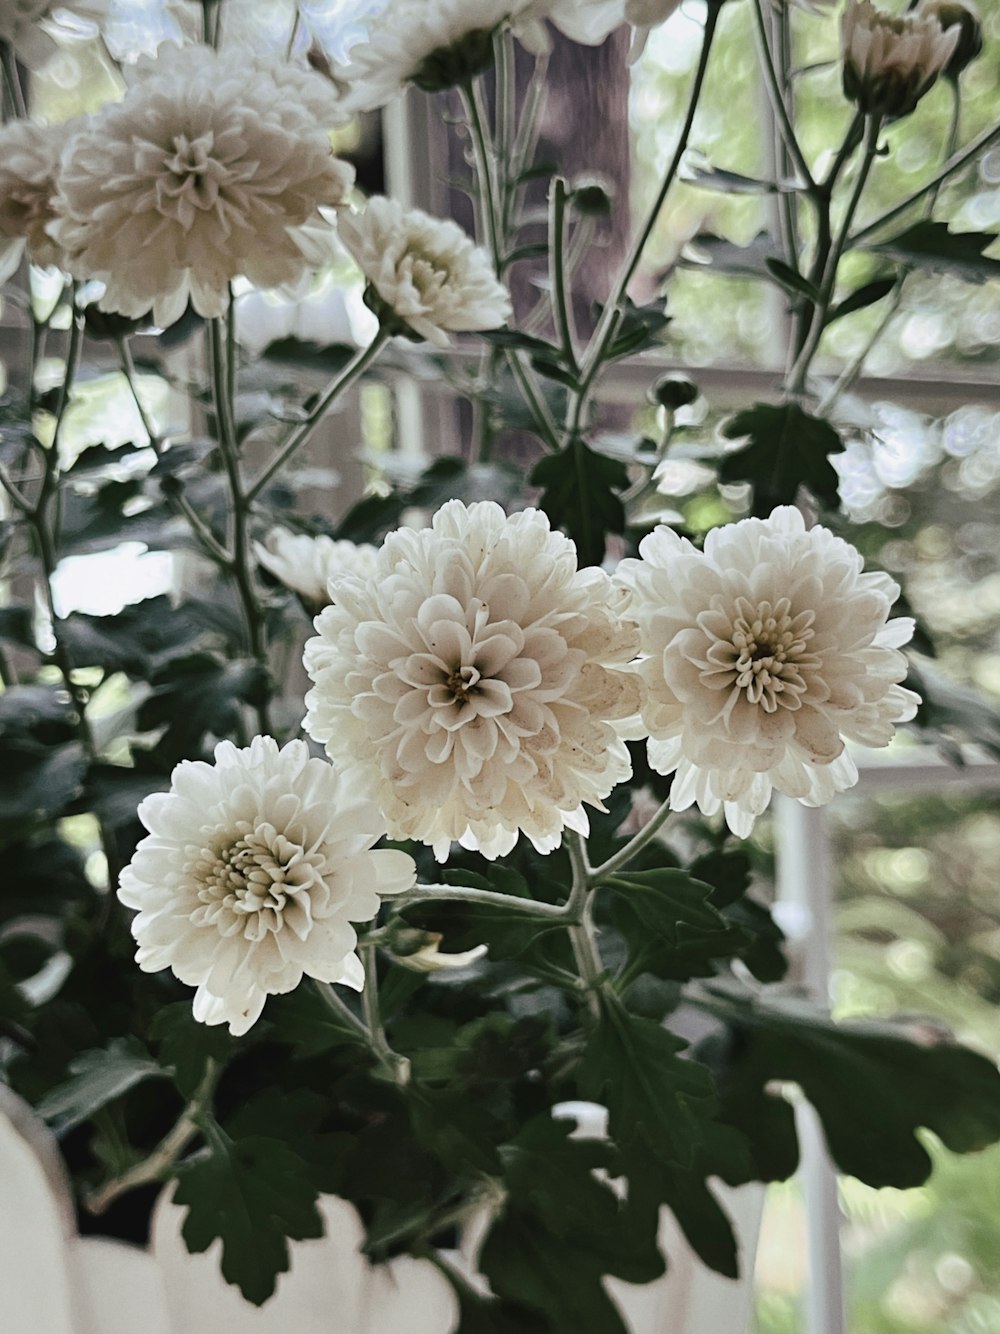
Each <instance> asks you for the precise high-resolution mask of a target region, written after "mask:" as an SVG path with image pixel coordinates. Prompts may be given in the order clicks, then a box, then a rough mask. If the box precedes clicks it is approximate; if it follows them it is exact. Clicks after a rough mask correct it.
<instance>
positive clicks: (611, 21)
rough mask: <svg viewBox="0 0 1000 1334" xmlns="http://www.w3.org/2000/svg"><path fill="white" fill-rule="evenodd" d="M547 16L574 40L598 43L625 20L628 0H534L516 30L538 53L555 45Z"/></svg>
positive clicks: (523, 12) (522, 40)
mask: <svg viewBox="0 0 1000 1334" xmlns="http://www.w3.org/2000/svg"><path fill="white" fill-rule="evenodd" d="M546 19H548V21H549V22H550V23H551V24H552V25H553V26H554V27H556V28H558V29H559V31H560V32H561V33H562V34H563V36H564V37H568V38H569V39H570V41H571V42H579V43H580V45H581V46H599V45H600V44H601V42H603V41H604V40H605V39H606V38H607V37H608V36H609V35H610V34H611V33H613V32H614V30H615V29H616V28H618V27H621V25H622V24H623V23H624V22H625V0H532V2H531V4H529V5H528V7H527V9H525V10H523V11H522V13H521V14H520V15H519V17H518V19H517V22H516V24H515V31H516V33H517V36H518V37H519V39H520V40H521V42H522V44H523V45H524V46H526V47H528V48H529V49H530V50H532V51H534V52H536V53H539V54H540V53H543V52H546V51H548V50H550V48H551V46H552V43H551V41H550V39H549V36H548V33H547V32H546V30H545V20H546Z"/></svg>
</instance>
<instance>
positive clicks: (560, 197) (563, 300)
mask: <svg viewBox="0 0 1000 1334" xmlns="http://www.w3.org/2000/svg"><path fill="white" fill-rule="evenodd" d="M549 283H550V289H549V294H550V297H551V300H552V319H553V322H554V324H555V327H556V333H557V335H558V338H559V344H560V347H561V349H562V354H563V358H564V360H565V361H566V363H567V364H568V366H569V367H570V369H571V370H573V371H574V372H575V371H576V370H577V361H576V337H575V330H574V327H573V309H572V305H571V302H570V299H569V296H568V294H567V291H566V182H565V181H564V180H563V178H562V177H561V176H554V177H553V178H552V186H551V189H550V191H549Z"/></svg>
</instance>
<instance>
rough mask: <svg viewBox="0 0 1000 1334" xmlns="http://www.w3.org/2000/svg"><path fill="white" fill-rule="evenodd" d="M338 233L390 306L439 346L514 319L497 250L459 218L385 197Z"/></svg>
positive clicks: (342, 223)
mask: <svg viewBox="0 0 1000 1334" xmlns="http://www.w3.org/2000/svg"><path fill="white" fill-rule="evenodd" d="M338 230H339V234H340V239H341V241H342V242H343V243H344V246H345V248H346V249H347V250H349V251H350V253H351V255H352V256H353V257H354V260H355V262H356V263H357V265H358V267H359V268H360V269H361V272H362V273H363V274H364V276H365V277H366V278H367V279H368V282H369V284H370V285H371V287H373V288H374V289H375V292H376V293H377V294H378V296H379V298H380V300H381V301H382V303H383V305H384V306H386V307H387V308H388V310H389V311H390V312H391V313H392V315H394V316H395V317H396V318H397V319H398V320H401V321H402V322H403V323H404V324H405V325H406V326H407V328H409V329H412V330H413V332H414V333H417V334H419V335H420V336H421V337H423V338H426V339H428V340H429V341H430V342H432V343H435V344H436V345H437V346H438V347H447V346H448V341H449V340H448V332H456V333H457V332H462V331H468V330H475V329H496V328H499V326H500V325H501V324H503V323H504V322H505V321H506V320H507V319H508V317H509V316H510V313H511V302H510V297H509V295H508V293H507V289H506V288H505V287H504V285H503V283H501V282H498V281H497V278H496V275H495V273H494V272H493V265H492V263H491V262H490V257H489V255H487V253H486V251H485V250H483V249H482V248H481V247H480V246H477V245H475V244H474V243H473V242H472V241H471V240H470V239H469V237H468V236H467V235H466V234H465V232H463V231H462V229H461V227H459V226H458V224H457V223H454V222H451V221H450V220H448V219H443V218H432V217H431V216H430V215H429V214H428V213H424V212H422V211H421V210H420V209H418V208H403V207H402V205H401V204H397V203H396V201H395V200H394V199H385V198H383V197H382V196H381V195H379V196H376V197H375V198H373V199H369V201H368V203H367V206H366V207H365V209H364V212H362V213H356V214H351V215H346V214H345V215H344V216H343V217H341V219H340V222H339V229H338Z"/></svg>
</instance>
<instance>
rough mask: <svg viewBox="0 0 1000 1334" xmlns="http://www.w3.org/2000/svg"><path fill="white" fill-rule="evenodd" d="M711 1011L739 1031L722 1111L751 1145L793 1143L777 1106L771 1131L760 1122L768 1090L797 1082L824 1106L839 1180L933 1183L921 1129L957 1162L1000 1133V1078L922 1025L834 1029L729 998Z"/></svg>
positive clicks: (800, 1011) (724, 1081) (798, 1008)
mask: <svg viewBox="0 0 1000 1334" xmlns="http://www.w3.org/2000/svg"><path fill="white" fill-rule="evenodd" d="M712 1008H713V1010H714V1011H715V1012H716V1013H717V1014H719V1015H720V1017H724V1018H725V1019H726V1020H727V1022H729V1023H731V1024H733V1025H734V1026H735V1028H736V1030H737V1033H738V1040H737V1041H736V1042H735V1044H734V1046H733V1048H732V1051H731V1054H730V1058H729V1060H728V1061H727V1063H726V1065H727V1072H726V1074H725V1075H724V1076H721V1077H720V1086H721V1087H722V1089H723V1091H724V1106H725V1112H724V1114H725V1115H726V1116H727V1117H731V1118H733V1120H734V1122H735V1124H737V1125H738V1126H740V1128H741V1129H744V1130H745V1131H746V1133H747V1134H748V1136H749V1137H750V1138H751V1140H752V1141H753V1140H754V1139H758V1140H759V1139H760V1138H762V1137H768V1138H769V1137H770V1134H771V1132H776V1133H777V1135H778V1136H779V1137H780V1138H781V1139H782V1140H784V1139H785V1137H786V1135H787V1130H788V1125H789V1121H790V1116H786V1115H783V1114H779V1113H778V1111H777V1108H773V1109H772V1110H771V1113H770V1114H769V1115H768V1117H767V1119H766V1122H765V1121H763V1120H762V1117H761V1115H760V1113H761V1110H762V1108H763V1107H764V1105H765V1103H764V1100H766V1099H768V1098H769V1097H770V1095H769V1094H767V1093H766V1092H765V1090H766V1088H767V1086H768V1085H769V1084H770V1083H771V1082H772V1081H779V1080H780V1081H788V1082H794V1083H796V1084H798V1085H799V1086H800V1087H801V1089H802V1090H803V1092H804V1093H805V1096H806V1097H807V1098H808V1099H809V1101H810V1102H811V1103H812V1104H813V1105H814V1106H815V1108H816V1110H817V1111H818V1112H819V1115H820V1117H821V1119H822V1121H823V1129H824V1131H825V1134H826V1140H827V1144H828V1145H829V1148H830V1153H831V1155H832V1156H833V1158H834V1161H835V1162H836V1163H837V1166H838V1167H839V1168H840V1169H841V1171H844V1172H849V1173H850V1174H851V1175H852V1176H856V1177H859V1178H860V1179H861V1180H862V1181H865V1182H867V1183H868V1184H869V1185H871V1186H917V1185H920V1183H921V1182H922V1181H925V1180H926V1179H927V1176H928V1175H929V1173H930V1170H931V1159H930V1156H929V1154H928V1153H927V1151H926V1149H925V1148H924V1147H923V1145H922V1144H921V1143H920V1141H919V1140H918V1139H917V1138H916V1131H917V1130H918V1129H920V1128H921V1127H925V1128H926V1129H928V1130H932V1131H933V1132H934V1133H935V1134H936V1135H937V1136H938V1137H939V1138H940V1139H941V1140H942V1141H943V1143H944V1144H945V1145H946V1146H947V1147H948V1148H950V1149H952V1150H953V1151H954V1152H957V1153H970V1152H973V1151H974V1150H976V1149H982V1148H985V1147H986V1145H988V1144H991V1143H993V1142H994V1140H996V1138H997V1137H998V1136H1000V1073H998V1071H997V1069H996V1066H995V1065H994V1064H993V1062H992V1061H988V1060H987V1059H986V1058H985V1057H983V1056H979V1055H978V1054H977V1053H975V1052H972V1051H969V1050H967V1049H966V1048H964V1047H960V1046H958V1045H957V1044H955V1043H953V1042H951V1041H941V1040H940V1037H938V1036H934V1037H931V1036H930V1035H929V1034H926V1033H921V1031H920V1029H919V1028H917V1027H914V1026H913V1025H909V1026H907V1025H893V1024H889V1023H875V1022H850V1023H847V1022H845V1023H841V1024H834V1023H833V1022H832V1021H831V1020H829V1019H826V1018H824V1017H823V1016H822V1015H820V1014H817V1013H816V1011H815V1010H814V1009H813V1008H812V1007H810V1006H807V1005H805V1004H803V1003H802V1002H792V1001H785V1002H779V1001H777V1000H773V1001H770V1002H767V1001H763V1000H761V1001H754V1000H749V999H734V998H731V997H729V996H727V995H725V994H724V993H720V994H719V995H718V996H717V997H715V998H714V999H713V1002H712ZM788 1110H789V1112H790V1109H788ZM768 1156H769V1157H770V1158H771V1159H772V1161H773V1160H774V1159H775V1157H777V1158H778V1159H779V1160H780V1159H782V1152H781V1150H780V1149H778V1150H777V1152H776V1151H775V1149H774V1148H771V1149H770V1150H769V1154H768ZM782 1165H783V1166H787V1159H785V1160H784V1161H783V1164H782ZM758 1166H760V1163H758Z"/></svg>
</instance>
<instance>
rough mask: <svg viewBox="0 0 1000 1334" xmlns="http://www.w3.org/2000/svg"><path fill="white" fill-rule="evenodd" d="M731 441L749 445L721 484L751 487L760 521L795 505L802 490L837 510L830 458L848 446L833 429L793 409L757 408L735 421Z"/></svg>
mask: <svg viewBox="0 0 1000 1334" xmlns="http://www.w3.org/2000/svg"><path fill="white" fill-rule="evenodd" d="M722 433H723V435H724V436H725V437H726V438H727V439H728V440H745V441H746V443H745V444H744V445H742V446H741V447H740V448H739V449H736V450H733V451H732V452H731V453H729V454H726V455H725V456H724V457H723V459H722V462H721V464H720V466H719V480H720V481H721V482H750V483H751V485H752V486H753V512H754V514H756V515H759V516H760V517H762V518H766V517H767V515H769V514H770V513H771V511H772V510H773V509H774V508H775V506H776V505H791V504H793V503H794V502H795V497H796V496H797V495H798V491H799V487H800V486H804V487H806V488H807V489H808V490H809V491H811V492H812V494H813V495H814V496H815V497H816V499H817V500H819V501H821V502H822V503H823V504H825V505H830V506H832V507H836V505H837V473H836V470H835V469H834V467H833V465H832V464H831V462H830V455H831V454H838V453H840V452H841V451H842V450H843V448H844V444H843V441H842V440H841V439H840V436H839V435H838V434H837V432H836V431H835V430H834V429H833V427H832V426H831V425H830V424H829V422H826V421H823V420H822V419H821V418H819V417H813V416H811V415H810V414H809V413H808V412H804V411H803V409H802V408H800V407H799V406H798V405H797V404H795V403H781V404H776V403H755V404H754V405H753V407H752V408H748V409H747V410H746V411H745V412H738V413H737V414H736V416H735V417H731V418H730V420H729V421H728V422H727V423H726V425H725V427H724V428H723V432H722Z"/></svg>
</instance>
